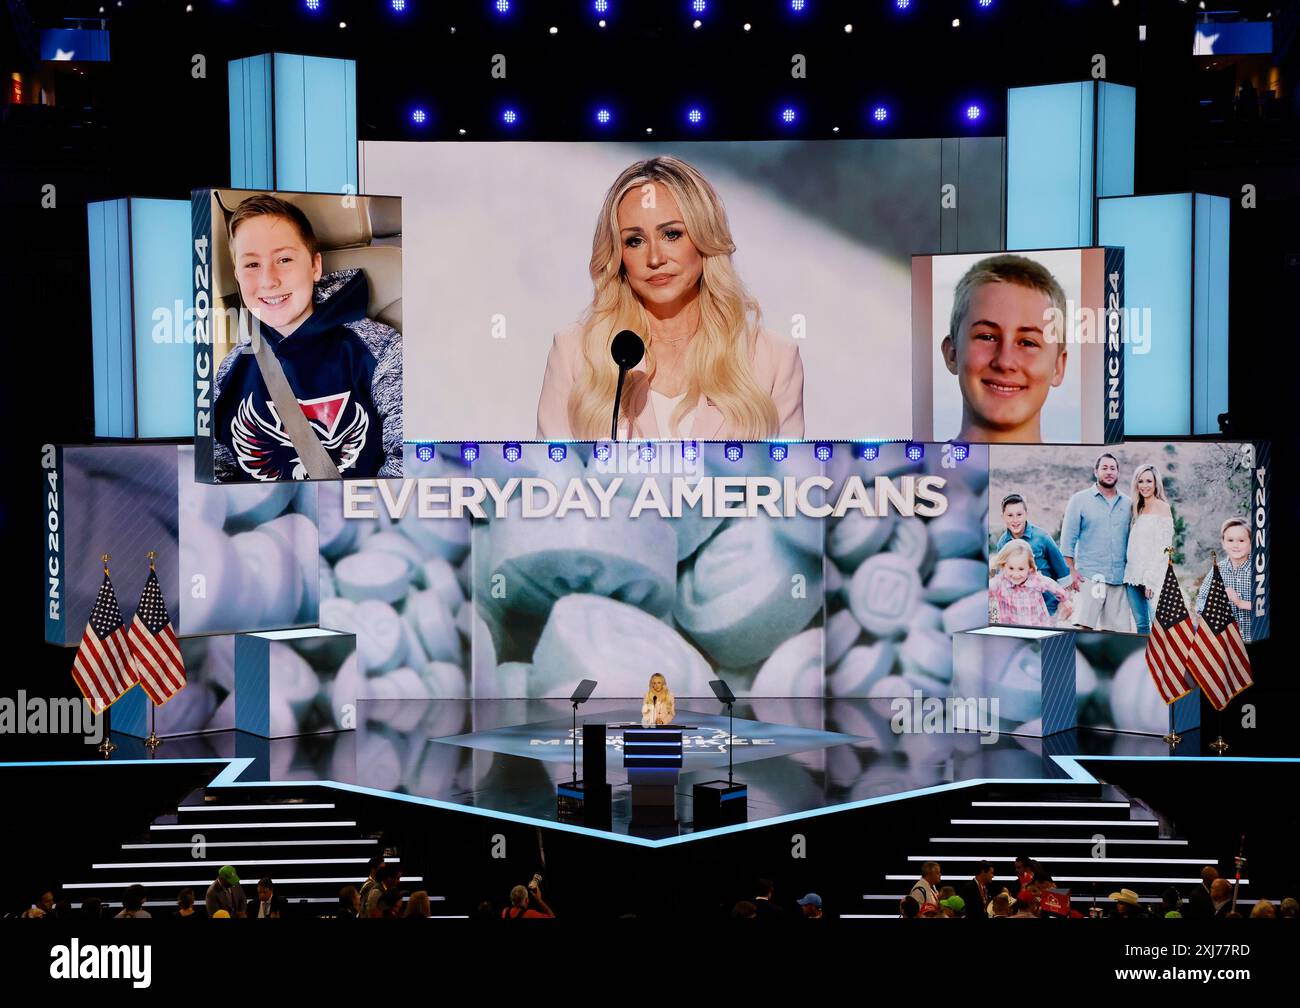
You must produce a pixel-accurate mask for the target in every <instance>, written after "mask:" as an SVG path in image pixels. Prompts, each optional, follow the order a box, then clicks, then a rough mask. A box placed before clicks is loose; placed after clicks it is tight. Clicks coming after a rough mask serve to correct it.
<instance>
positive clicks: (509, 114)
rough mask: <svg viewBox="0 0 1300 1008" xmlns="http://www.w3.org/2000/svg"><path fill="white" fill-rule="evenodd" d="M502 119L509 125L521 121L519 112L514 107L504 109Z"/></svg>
mask: <svg viewBox="0 0 1300 1008" xmlns="http://www.w3.org/2000/svg"><path fill="white" fill-rule="evenodd" d="M501 121H502V122H503V123H505V125H507V126H513V125H514V124H515V123H517V122H518V121H519V113H518V112H516V111H515V110H514V109H512V108H507V109H502V110H501Z"/></svg>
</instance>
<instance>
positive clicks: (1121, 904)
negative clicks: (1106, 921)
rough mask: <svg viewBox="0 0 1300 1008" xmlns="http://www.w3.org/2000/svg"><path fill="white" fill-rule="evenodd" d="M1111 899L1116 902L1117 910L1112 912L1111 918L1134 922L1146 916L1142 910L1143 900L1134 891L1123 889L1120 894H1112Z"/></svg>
mask: <svg viewBox="0 0 1300 1008" xmlns="http://www.w3.org/2000/svg"><path fill="white" fill-rule="evenodd" d="M1110 898H1111V899H1113V900H1114V901H1115V909H1114V910H1112V911H1111V917H1114V918H1121V917H1122V918H1124V919H1125V920H1132V919H1134V918H1137V917H1145V916H1146V913H1145V911H1144V910H1143V909H1142V900H1141V898H1140V897H1139V896H1138V894H1137V893H1135V892H1134V891H1133V890H1132V889H1121V890H1120V891H1119V892H1113V893H1111V894H1110Z"/></svg>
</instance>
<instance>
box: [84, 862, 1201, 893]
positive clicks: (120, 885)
mask: <svg viewBox="0 0 1300 1008" xmlns="http://www.w3.org/2000/svg"><path fill="white" fill-rule="evenodd" d="M177 867H179V866H177ZM908 877H909V878H910V877H911V876H908ZM356 881H357V880H356V879H355V878H353V877H352V876H351V875H349V876H347V877H346V878H282V879H278V880H276V883H275V888H277V889H279V888H280V887H281V886H296V885H355V884H356ZM423 881H424V877H423V876H421V875H411V876H409V877H404V878H403V879H402V882H403V883H406V882H423ZM1197 881H1198V882H1199V881H1200V879H1197ZM138 884H139V883H136V882H65V883H64V884H63V888H64V889H129V888H130V887H131V886H133V885H138ZM245 884H247V883H244V882H242V881H241V882H240V885H245ZM210 885H212V880H211V879H206V878H205V879H198V880H193V881H186V882H150V883H149V886H148V887H149V888H153V887H155V886H180V887H181V888H182V889H184V888H186V887H187V886H188V887H189V888H193V887H195V886H210Z"/></svg>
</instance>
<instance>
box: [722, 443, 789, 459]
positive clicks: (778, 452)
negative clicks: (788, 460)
mask: <svg viewBox="0 0 1300 1008" xmlns="http://www.w3.org/2000/svg"><path fill="white" fill-rule="evenodd" d="M767 454H768V457H769V458H770V459H771V460H772V461H773V462H784V461H785V457H786V456H787V455H789V454H790V448H789V446H788V445H783V444H774V445H768V446H767ZM732 461H733V462H734V461H735V459H732Z"/></svg>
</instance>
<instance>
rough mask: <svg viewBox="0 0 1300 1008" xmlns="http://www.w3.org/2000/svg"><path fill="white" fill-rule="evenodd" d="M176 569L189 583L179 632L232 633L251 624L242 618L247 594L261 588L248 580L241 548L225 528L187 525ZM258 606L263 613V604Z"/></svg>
mask: <svg viewBox="0 0 1300 1008" xmlns="http://www.w3.org/2000/svg"><path fill="white" fill-rule="evenodd" d="M177 570H178V574H179V581H180V584H182V585H185V586H186V590H185V591H182V592H181V593H180V595H181V597H180V622H179V626H178V627H177V632H178V633H181V634H202V633H220V632H223V631H225V632H227V633H229V632H231V631H234V630H242V629H245V628H247V627H248V626H249V625H250V624H248V623H247V622H246V621H245V620H243V619H242V618H241V617H242V616H243V614H244V609H245V604H246V597H245V596H246V594H247V593H249V592H252V591H256V590H259V589H257V586H256V585H250V584H249V583H248V581H247V577H248V575H247V573H246V572H245V570H244V564H243V561H242V560H241V559H240V556H239V551H238V550H237V549H236V548H235V544H234V543H233V542H232V541H231V539H230V537H229V536H227V535H226V534H225V533H224V532H222V531H221V530H220V529H217V528H213V527H212V526H210V525H198V526H195V527H193V528H189V529H187V530H186V534H185V535H184V536H182V537H181V540H180V558H179V561H178V567H177ZM196 592H199V594H198V596H197V597H196V595H195V593H196ZM258 610H259V615H260V610H261V606H260V605H258ZM251 625H252V626H254V627H256V626H259V625H260V624H258V623H256V622H254V623H253V624H251Z"/></svg>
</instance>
